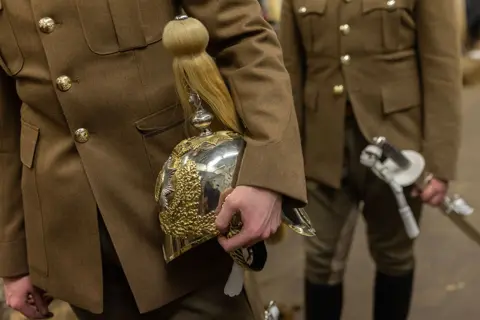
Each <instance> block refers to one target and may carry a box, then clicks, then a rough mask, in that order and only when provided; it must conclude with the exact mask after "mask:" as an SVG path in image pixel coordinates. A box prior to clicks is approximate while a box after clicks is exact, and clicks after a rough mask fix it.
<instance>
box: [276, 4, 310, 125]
mask: <svg viewBox="0 0 480 320" xmlns="http://www.w3.org/2000/svg"><path fill="white" fill-rule="evenodd" d="M279 34H280V43H281V45H282V50H283V60H284V62H285V67H286V68H287V70H288V73H289V74H290V80H291V82H292V90H293V98H294V102H295V110H296V113H297V118H298V119H299V121H300V131H301V132H303V128H302V127H303V123H304V108H303V107H304V106H303V91H304V90H303V88H304V83H305V58H304V57H305V53H304V51H303V45H302V43H301V39H302V38H301V34H300V31H299V30H298V25H297V22H296V20H295V12H294V8H293V5H292V0H283V1H282V13H281V19H280V32H279Z"/></svg>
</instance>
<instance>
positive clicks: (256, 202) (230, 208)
mask: <svg viewBox="0 0 480 320" xmlns="http://www.w3.org/2000/svg"><path fill="white" fill-rule="evenodd" d="M281 211H282V197H281V196H280V195H279V194H277V193H274V192H272V191H269V190H266V189H261V188H254V187H248V186H238V187H236V188H235V189H233V191H231V193H230V194H228V195H227V196H226V198H225V201H224V202H223V205H222V207H221V209H220V212H219V213H218V215H217V219H216V225H217V228H218V229H219V230H220V232H222V233H223V234H225V233H226V232H227V231H228V228H229V224H230V221H231V220H232V218H233V216H234V215H235V214H236V213H238V214H240V216H241V220H242V223H243V226H242V230H241V231H240V233H239V234H237V235H235V236H233V237H232V238H230V239H227V238H226V237H224V236H220V237H219V239H218V241H219V243H220V245H221V246H222V247H223V248H224V249H225V251H228V252H230V251H233V250H235V249H239V248H243V247H249V246H252V245H254V244H255V243H257V242H259V241H262V240H266V239H268V238H269V237H270V236H271V235H272V234H273V233H275V231H277V229H278V227H279V226H280V223H281Z"/></svg>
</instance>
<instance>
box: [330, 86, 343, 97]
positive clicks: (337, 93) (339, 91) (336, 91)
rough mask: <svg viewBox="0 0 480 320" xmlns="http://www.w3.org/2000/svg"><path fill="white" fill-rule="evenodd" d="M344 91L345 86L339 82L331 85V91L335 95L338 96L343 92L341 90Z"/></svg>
mask: <svg viewBox="0 0 480 320" xmlns="http://www.w3.org/2000/svg"><path fill="white" fill-rule="evenodd" d="M344 91H345V88H344V87H343V85H341V84H339V85H336V86H334V87H333V93H334V94H335V95H336V96H339V95H341V94H343V92H344Z"/></svg>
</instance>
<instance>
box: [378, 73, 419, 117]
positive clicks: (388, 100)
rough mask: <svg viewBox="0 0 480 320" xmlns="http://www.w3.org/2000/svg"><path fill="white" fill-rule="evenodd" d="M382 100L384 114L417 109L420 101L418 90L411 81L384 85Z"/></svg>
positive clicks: (416, 85) (415, 84)
mask: <svg viewBox="0 0 480 320" xmlns="http://www.w3.org/2000/svg"><path fill="white" fill-rule="evenodd" d="M382 100H383V112H384V114H389V113H393V112H397V111H401V110H405V109H409V108H412V107H418V106H419V105H420V101H421V94H420V88H419V86H418V83H416V82H415V81H413V80H411V81H410V82H400V83H392V84H388V85H384V86H383V87H382Z"/></svg>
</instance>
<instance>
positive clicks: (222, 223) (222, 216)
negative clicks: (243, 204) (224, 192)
mask: <svg viewBox="0 0 480 320" xmlns="http://www.w3.org/2000/svg"><path fill="white" fill-rule="evenodd" d="M230 199H231V198H228V197H227V198H226V199H225V201H224V202H223V206H222V208H221V209H220V212H219V213H218V215H217V218H216V219H215V225H216V227H217V229H218V230H219V231H220V232H221V233H226V232H227V231H228V227H229V225H230V221H232V218H233V216H234V215H235V213H236V212H237V211H238V205H237V204H236V202H235V201H233V200H230Z"/></svg>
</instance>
